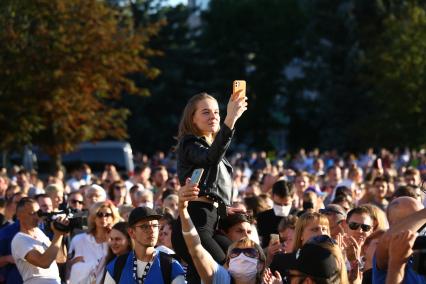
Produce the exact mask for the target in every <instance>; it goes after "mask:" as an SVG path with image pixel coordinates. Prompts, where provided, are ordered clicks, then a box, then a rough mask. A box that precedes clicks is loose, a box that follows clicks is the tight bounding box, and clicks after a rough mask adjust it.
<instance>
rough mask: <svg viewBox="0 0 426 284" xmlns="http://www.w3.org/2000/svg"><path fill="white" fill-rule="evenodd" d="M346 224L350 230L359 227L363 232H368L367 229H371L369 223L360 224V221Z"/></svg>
mask: <svg viewBox="0 0 426 284" xmlns="http://www.w3.org/2000/svg"><path fill="white" fill-rule="evenodd" d="M348 226H349V229H351V230H352V231H355V230H358V229H359V227H361V230H362V231H363V232H368V231H370V230H371V225H367V224H360V223H356V222H349V223H348Z"/></svg>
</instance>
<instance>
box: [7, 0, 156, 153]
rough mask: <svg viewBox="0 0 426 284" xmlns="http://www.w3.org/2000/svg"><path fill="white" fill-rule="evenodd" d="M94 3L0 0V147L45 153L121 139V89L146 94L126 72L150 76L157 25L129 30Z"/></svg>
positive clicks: (93, 0) (123, 127) (124, 112)
mask: <svg viewBox="0 0 426 284" xmlns="http://www.w3.org/2000/svg"><path fill="white" fill-rule="evenodd" d="M117 19H118V16H117V12H116V11H115V10H113V9H111V8H110V7H108V6H107V5H105V4H104V3H103V2H100V1H96V0H67V1H61V0H26V1H13V0H5V1H1V2H0V42H2V44H1V45H0V54H1V59H0V66H1V67H2V68H0V76H1V77H2V80H1V82H0V100H1V101H0V108H1V111H0V113H1V115H0V125H2V128H1V130H0V131H1V134H2V137H6V138H9V137H13V138H12V139H3V141H2V143H3V145H2V146H3V147H6V148H10V147H13V146H14V145H16V143H20V144H24V143H28V142H33V143H35V144H37V145H39V146H41V148H42V149H43V150H44V151H46V152H47V153H48V154H50V155H51V156H55V157H58V156H59V154H61V153H64V152H67V151H70V150H72V149H73V148H74V147H75V145H76V144H78V143H79V142H82V141H85V140H97V139H101V138H105V137H115V138H125V137H127V133H126V124H125V120H126V118H127V116H128V111H127V110H126V109H124V108H117V107H116V105H117V103H116V102H117V100H119V99H120V97H121V94H122V91H123V90H125V91H126V92H127V93H130V94H146V93H147V90H146V89H143V88H140V87H138V86H136V85H135V83H134V81H133V80H131V79H130V78H129V77H128V75H129V74H131V73H136V72H138V73H141V74H143V75H144V76H146V77H149V78H153V77H155V76H156V75H157V74H158V70H157V69H155V68H152V67H151V66H150V65H149V63H148V61H147V58H148V57H150V56H152V55H153V54H154V53H155V52H154V51H153V50H151V49H150V48H149V47H147V43H148V41H149V39H150V37H151V36H152V35H154V34H155V33H156V32H157V30H158V25H149V26H146V27H141V28H140V29H132V27H131V26H129V25H128V24H127V23H126V21H118V20H117Z"/></svg>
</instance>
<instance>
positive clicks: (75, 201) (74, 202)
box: [71, 199, 83, 204]
mask: <svg viewBox="0 0 426 284" xmlns="http://www.w3.org/2000/svg"><path fill="white" fill-rule="evenodd" d="M71 203H72V204H77V203H78V204H83V201H82V200H77V199H71Z"/></svg>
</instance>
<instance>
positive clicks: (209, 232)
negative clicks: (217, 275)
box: [172, 201, 231, 284]
mask: <svg viewBox="0 0 426 284" xmlns="http://www.w3.org/2000/svg"><path fill="white" fill-rule="evenodd" d="M188 212H189V215H190V216H191V220H192V222H193V223H194V226H195V228H196V229H197V232H198V235H199V236H200V239H201V244H202V245H203V247H204V248H205V249H206V250H207V251H208V252H209V253H210V254H211V256H212V257H213V258H214V260H216V261H217V262H218V263H219V264H223V263H225V261H226V250H227V249H228V246H229V245H230V244H231V240H229V239H228V238H227V237H226V236H224V235H220V234H215V231H216V228H217V224H218V222H219V216H218V214H217V208H216V207H215V206H214V205H213V204H210V203H207V202H202V201H191V202H189V205H188ZM172 245H173V249H174V250H175V252H176V254H177V255H178V256H179V257H181V258H182V259H183V260H184V261H186V262H187V263H188V270H187V275H186V278H187V281H188V283H189V284H192V283H197V284H198V283H200V282H201V280H200V277H199V275H198V273H197V271H196V270H195V266H194V263H193V261H192V259H191V255H190V254H189V252H188V248H187V246H186V244H185V240H184V238H183V235H182V223H181V221H180V217H179V218H178V221H177V222H176V224H175V226H174V227H173V232H172Z"/></svg>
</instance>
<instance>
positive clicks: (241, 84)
mask: <svg viewBox="0 0 426 284" xmlns="http://www.w3.org/2000/svg"><path fill="white" fill-rule="evenodd" d="M246 85H247V84H246V81H244V80H235V81H234V82H233V83H232V93H233V94H235V93H236V92H240V95H239V97H245V96H246Z"/></svg>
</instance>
